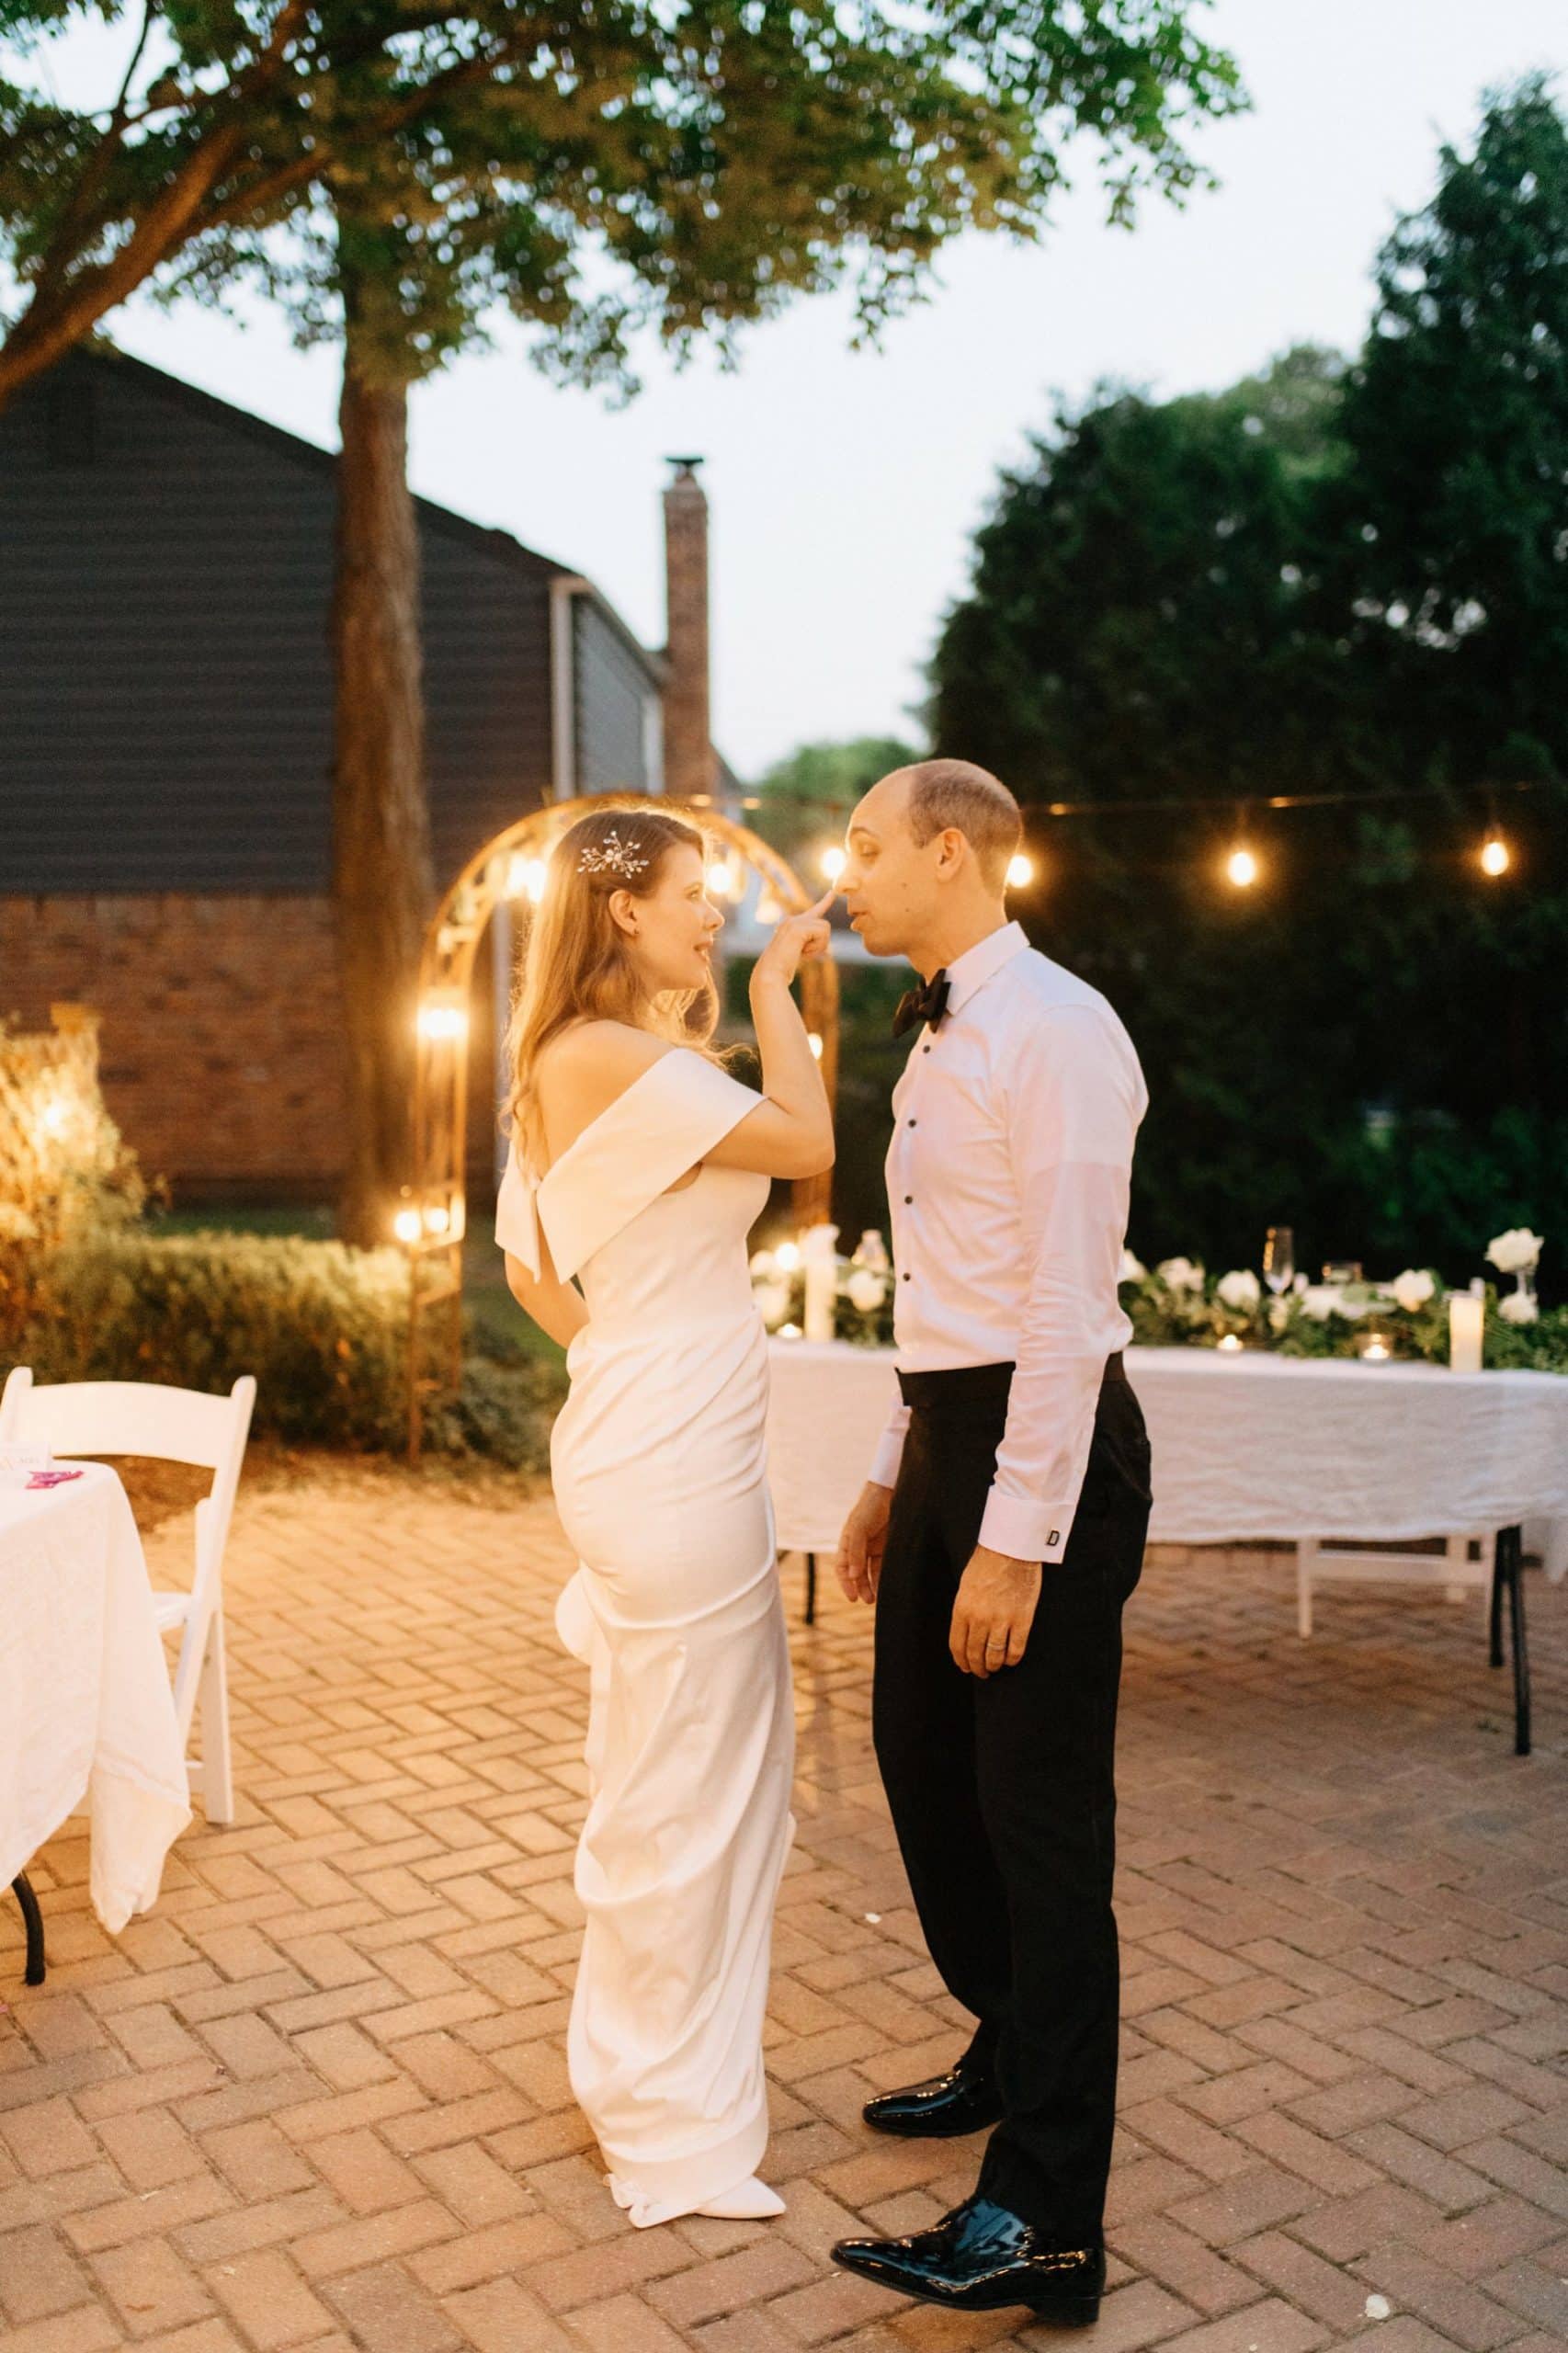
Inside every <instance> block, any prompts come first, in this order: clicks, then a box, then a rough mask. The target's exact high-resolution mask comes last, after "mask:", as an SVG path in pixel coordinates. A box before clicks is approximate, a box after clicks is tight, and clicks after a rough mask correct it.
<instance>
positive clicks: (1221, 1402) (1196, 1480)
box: [767, 1340, 1568, 1581]
mask: <svg viewBox="0 0 1568 2353" xmlns="http://www.w3.org/2000/svg"><path fill="white" fill-rule="evenodd" d="M769 1353H770V1356H771V1358H772V1371H773V1382H772V1406H771V1410H770V1413H769V1417H768V1431H767V1440H768V1458H769V1466H770V1476H771V1480H772V1486H773V1500H774V1509H775V1513H776V1515H777V1519H778V1543H779V1547H780V1549H781V1550H782V1551H786V1552H832V1551H833V1550H834V1549H835V1546H836V1544H837V1541H838V1530H839V1528H840V1526H841V1524H842V1522H843V1518H844V1514H845V1511H846V1508H847V1506H848V1505H849V1503H850V1502H851V1501H852V1499H853V1498H854V1496H855V1495H857V1494H858V1491H859V1488H860V1485H861V1483H862V1481H863V1480H864V1478H865V1476H866V1472H867V1470H868V1468H869V1463H870V1461H871V1455H872V1451H873V1449H874V1447H875V1443H876V1439H877V1436H878V1433H879V1432H880V1431H881V1428H882V1426H883V1424H884V1422H885V1420H886V1418H887V1413H888V1409H889V1406H890V1405H891V1404H892V1401H893V1399H894V1397H895V1396H896V1394H897V1384H896V1382H895V1381H894V1378H893V1356H892V1350H891V1349H881V1348H858V1347H851V1346H850V1345H849V1344H848V1342H846V1341H837V1340H835V1341H830V1342H813V1341H807V1340H775V1341H774V1342H773V1343H772V1345H771V1348H770V1352H769ZM1127 1371H1128V1377H1129V1379H1130V1380H1131V1382H1132V1385H1133V1387H1134V1388H1135V1389H1136V1391H1137V1392H1138V1396H1139V1399H1140V1401H1141V1403H1142V1407H1143V1414H1144V1418H1145V1420H1146V1421H1147V1423H1148V1426H1149V1437H1150V1442H1151V1445H1152V1448H1153V1488H1154V1510H1153V1519H1152V1521H1151V1523H1150V1529H1149V1534H1150V1539H1151V1540H1152V1541H1153V1542H1154V1543H1176V1544H1223V1543H1244V1542H1247V1541H1249V1540H1258V1539H1261V1538H1269V1537H1275V1538H1284V1539H1286V1540H1295V1539H1297V1538H1299V1537H1303V1536H1317V1537H1324V1536H1346V1537H1362V1538H1370V1539H1374V1540H1381V1541H1392V1540H1396V1539H1401V1538H1406V1537H1417V1536H1449V1535H1460V1534H1466V1533H1471V1532H1474V1531H1480V1530H1483V1529H1497V1528H1506V1527H1509V1526H1511V1525H1512V1524H1513V1523H1514V1522H1515V1521H1516V1520H1521V1521H1523V1522H1524V1523H1525V1534H1526V1542H1527V1544H1529V1545H1530V1546H1531V1547H1532V1548H1539V1549H1540V1550H1541V1552H1542V1553H1543V1556H1544V1558H1545V1562H1546V1567H1547V1574H1549V1575H1550V1576H1551V1578H1552V1579H1553V1580H1554V1581H1555V1580H1556V1579H1557V1578H1560V1577H1562V1575H1563V1574H1565V1573H1568V1378H1564V1377H1563V1376H1562V1374H1559V1373H1552V1372H1478V1373H1460V1372H1450V1371H1449V1370H1448V1368H1447V1367H1446V1366H1444V1365H1433V1364H1406V1363H1403V1362H1399V1361H1392V1362H1389V1363H1386V1364H1359V1363H1355V1362H1351V1361H1349V1360H1348V1359H1346V1360H1335V1361H1331V1362H1327V1363H1324V1362H1313V1361H1309V1360H1307V1359H1304V1358H1299V1357H1278V1356H1269V1355H1266V1354H1264V1353H1262V1352H1260V1351H1254V1350H1248V1351H1245V1352H1244V1353H1242V1354H1240V1355H1235V1356H1229V1355H1221V1353H1220V1352H1219V1350H1217V1349H1213V1348H1130V1349H1129V1350H1128V1352H1127Z"/></svg>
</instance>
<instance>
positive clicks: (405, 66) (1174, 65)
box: [0, 0, 1241, 396]
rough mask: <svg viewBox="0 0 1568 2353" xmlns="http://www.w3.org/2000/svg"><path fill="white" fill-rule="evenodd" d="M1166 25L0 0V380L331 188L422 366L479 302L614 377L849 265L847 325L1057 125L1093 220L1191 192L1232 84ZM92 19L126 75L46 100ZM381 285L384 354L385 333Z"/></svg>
mask: <svg viewBox="0 0 1568 2353" xmlns="http://www.w3.org/2000/svg"><path fill="white" fill-rule="evenodd" d="M1196 14H1197V6H1196V0H1102V4H1101V5H1098V6H1095V7H1094V8H1092V9H1080V8H1077V7H1065V6H1061V5H1058V4H1057V0H981V4H980V5H978V6H976V5H973V0H961V5H960V0H937V5H933V6H927V7H926V8H924V9H921V10H918V11H913V10H905V9H897V8H891V9H888V10H886V11H883V10H880V9H878V8H876V7H872V6H867V7H862V8H859V9H857V10H854V11H849V10H845V9H843V8H840V7H838V6H835V5H834V0H796V5H793V6H790V7H789V8H779V7H770V6H766V5H764V0H696V4H695V5H689V6H681V7H653V6H647V5H645V0H552V4H551V5H547V6H543V7H533V6H526V5H523V0H465V4H464V5H453V0H423V4H422V0H412V5H411V0H315V5H313V6H312V5H308V4H307V0H140V5H137V6H131V5H129V4H128V0H97V5H96V6H88V5H87V0H5V10H4V14H3V15H0V37H3V38H4V39H5V40H6V51H5V54H6V57H7V58H8V59H9V61H10V62H9V65H8V71H7V72H6V78H5V79H3V80H0V252H3V256H4V258H5V259H6V261H7V262H8V263H9V266H10V267H11V269H12V271H13V272H14V274H15V278H16V279H17V284H18V287H19V289H20V300H19V301H18V303H17V305H16V306H15V312H16V314H15V316H14V317H13V319H12V321H11V324H10V330H9V333H8V335H7V337H6V346H5V349H4V352H3V353H0V396H3V395H4V393H5V392H6V391H8V390H12V389H14V388H15V386H16V385H17V383H19V382H21V381H26V380H27V378H28V376H29V375H31V374H36V373H38V372H40V370H41V369H44V368H46V367H48V366H49V365H50V364H51V362H52V361H53V359H55V358H58V357H59V356H60V354H61V353H62V351H63V350H65V349H68V348H69V347H71V345H72V344H73V343H74V342H76V341H78V340H80V339H81V337H82V336H83V335H85V334H87V333H89V332H90V331H91V330H92V328H93V327H94V326H95V324H97V321H98V320H100V319H101V318H103V317H104V316H105V315H106V314H107V313H108V312H109V311H110V310H111V309H112V308H113V307H114V306H115V305H116V304H117V303H119V302H120V301H124V300H125V298H126V296H127V295H128V294H130V293H131V292H132V291H134V290H136V288H137V287H139V286H142V285H143V284H145V283H146V282H147V281H148V280H149V279H150V278H155V277H156V276H157V275H158V274H159V273H162V272H167V271H170V270H173V271H174V272H175V273H176V275H177V276H179V277H181V278H184V279H186V280H187V282H188V281H190V280H192V279H194V280H196V281H198V282H199V281H201V280H203V279H206V280H207V281H208V282H211V281H214V280H216V279H219V278H224V277H226V276H228V275H229V274H230V273H232V272H233V269H234V268H235V267H240V266H244V265H245V264H247V263H248V264H251V265H253V266H255V267H258V268H260V269H262V270H264V271H266V270H268V269H271V268H273V267H276V255H275V252H274V251H273V250H272V249H270V248H269V247H268V246H267V244H266V242H265V239H266V233H267V231H268V230H269V229H272V228H273V227H275V226H276V224H277V223H278V221H279V220H281V219H283V218H285V217H288V216H290V215H291V214H294V213H303V215H304V216H305V219H306V220H307V222H308V221H309V219H310V217H311V216H312V213H319V209H320V206H321V204H322V202H323V200H324V191H325V190H327V189H328V188H329V187H331V186H332V185H333V184H335V185H336V186H337V187H338V188H340V189H342V188H352V189H354V190H356V191H357V194H358V201H357V203H356V205H355V207H354V210H356V213H357V215H358V218H359V219H360V220H361V222H366V223H376V222H379V224H380V233H381V235H382V236H383V237H385V238H387V239H389V240H390V241H391V244H392V246H393V248H394V249H395V250H394V251H393V253H392V256H391V258H392V259H394V260H401V261H403V262H404V263H406V264H407V265H408V267H409V270H410V273H411V278H412V279H413V280H416V281H417V285H416V289H415V301H416V307H417V308H418V310H419V313H420V316H419V318H418V321H417V323H416V327H417V333H418V335H421V336H423V337H426V339H427V341H428V347H429V349H430V351H431V353H432V354H433V355H436V354H438V353H439V351H440V350H441V348H442V347H443V345H444V344H445V345H448V346H449V344H450V342H451V340H452V339H453V338H454V337H455V335H457V333H458V331H459V328H460V323H461V322H462V321H463V320H464V319H465V318H472V316H473V315H475V314H476V313H478V312H479V311H481V310H482V309H483V307H484V306H485V305H486V304H488V303H490V302H492V301H497V300H500V301H506V302H509V303H510V304H511V305H512V306H513V307H514V308H516V309H517V310H518V311H520V312H521V313H523V314H524V315H525V316H526V317H528V319H530V320H532V321H534V322H536V323H540V324H545V325H548V326H549V327H551V329H552V330H553V336H552V339H551V348H552V349H553V350H554V352H555V353H556V354H557V355H558V356H559V357H561V358H562V359H563V360H564V362H565V363H566V364H568V365H570V366H571V367H572V368H573V369H574V370H576V371H578V372H584V371H586V372H589V373H593V372H597V371H602V370H605V369H608V370H610V371H612V372H621V371H623V370H624V369H625V367H626V364H627V363H626V355H627V349H628V345H629V340H630V338H631V335H634V333H635V332H636V330H637V329H638V327H639V326H641V325H643V324H650V323H651V324H656V325H657V327H658V328H659V330H660V331H661V332H662V333H664V334H665V335H667V336H669V337H671V338H672V339H674V340H676V341H677V342H678V341H681V340H683V339H687V338H690V337H692V336H695V335H699V334H705V333H709V332H712V331H722V329H723V328H724V327H725V326H726V325H727V324H731V323H734V322H738V321H744V320H748V319H759V318H763V317H765V316H767V315H768V314H769V313H771V312H773V311H774V310H776V309H777V308H778V306H779V305H780V304H781V303H782V302H783V301H785V300H786V299H787V298H788V297H789V295H790V293H791V292H793V291H798V290H816V289H820V288H822V287H824V286H826V285H828V284H831V283H833V282H834V281H835V279H837V278H839V277H840V276H841V275H842V274H843V273H844V272H845V271H846V269H847V270H850V271H852V273H853V275H854V277H855V279H856V283H857V289H858V303H859V307H860V313H861V316H862V318H863V319H864V321H865V322H866V323H867V324H871V325H874V324H875V323H876V322H877V321H878V320H879V319H881V317H884V316H885V315H887V313H889V312H890V311H892V310H894V309H896V308H897V307H898V306H899V304H900V303H901V302H903V301H905V300H906V299H907V298H908V296H909V294H910V293H911V291H912V290H913V289H914V288H915V285H917V283H918V282H919V279H920V278H921V276H922V274H923V272H924V271H925V270H926V267H928V265H929V264H930V262H931V261H932V259H933V257H934V256H935V255H936V254H937V252H938V250H939V249H940V248H941V246H942V245H943V244H945V243H946V242H947V240H948V239H949V238H950V237H952V236H954V235H956V234H958V233H960V231H962V230H965V229H968V228H971V227H979V228H1004V229H1008V230H1012V231H1014V232H1016V233H1019V234H1023V235H1028V234H1030V233H1035V232H1036V231H1038V229H1039V228H1040V225H1041V224H1042V222H1044V220H1045V218H1046V216H1047V214H1048V211H1049V207H1050V202H1051V197H1052V195H1053V194H1054V192H1055V191H1056V189H1057V188H1059V187H1060V186H1061V185H1062V180H1063V178H1064V176H1065V172H1066V169H1067V162H1066V150H1067V149H1068V147H1069V146H1070V145H1071V144H1072V143H1073V142H1074V140H1080V141H1082V142H1084V143H1085V145H1086V146H1088V147H1089V148H1090V149H1091V150H1092V151H1093V153H1094V159H1095V165H1094V167H1095V169H1096V172H1097V173H1098V175H1099V176H1100V177H1101V179H1102V180H1103V182H1104V184H1105V186H1106V188H1107V189H1108V198H1109V202H1110V206H1111V210H1112V212H1113V214H1115V215H1116V216H1117V217H1122V218H1125V217H1127V216H1128V215H1129V214H1130V212H1131V208H1132V206H1133V204H1134V202H1135V199H1136V198H1137V195H1138V193H1139V192H1140V190H1142V189H1143V188H1154V189H1158V190H1161V191H1163V192H1165V193H1167V194H1171V195H1176V196H1179V195H1181V194H1182V193H1183V192H1185V191H1186V190H1187V189H1188V188H1191V187H1192V186H1193V185H1194V184H1195V183H1196V182H1197V181H1198V180H1199V179H1200V178H1201V177H1202V176H1203V174H1202V170H1201V166H1200V165H1199V163H1198V161H1197V160H1196V158H1195V157H1194V155H1193V154H1192V153H1191V152H1190V150H1189V148H1188V146H1187V135H1188V131H1189V127H1190V126H1191V125H1192V124H1193V123H1194V122H1196V121H1199V120H1201V119H1202V118H1204V117H1206V116H1211V115H1217V114H1222V113H1224V112H1226V111H1229V110H1230V109H1232V108H1234V107H1235V106H1237V105H1238V104H1240V103H1241V99H1240V93H1239V88H1238V83H1237V76H1236V73H1235V69H1234V66H1233V63H1232V61H1231V60H1230V58H1229V57H1228V56H1226V55H1225V54H1224V53H1223V52H1222V51H1219V50H1217V49H1215V48H1213V47H1212V46H1211V45H1210V44H1209V43H1207V42H1205V41H1204V40H1201V39H1200V38H1199V35H1198V34H1197V32H1196V31H1195V30H1194V29H1193V26H1192V22H1191V19H1192V18H1193V17H1194V16H1195V15H1196ZM93 19H102V20H103V21H104V22H106V23H107V24H108V25H109V26H110V27H112V28H117V29H119V30H120V31H121V32H122V33H123V37H124V55H125V61H126V62H125V65H124V69H123V72H122V74H121V76H120V79H119V86H118V88H117V89H116V91H115V92H114V94H113V95H112V96H110V97H107V98H106V102H105V103H103V104H101V105H83V104H79V103H71V102H68V101H67V100H66V99H65V98H63V97H59V96H56V95H55V89H56V79H55V76H54V75H53V74H52V73H51V51H53V50H55V49H56V48H60V47H62V45H63V44H64V43H65V42H66V41H67V40H68V39H69V37H70V36H71V35H72V33H73V32H74V31H75V30H76V29H77V28H79V27H80V26H81V25H82V24H83V23H85V22H86V21H88V20H93ZM306 242H307V245H308V243H309V237H308V232H307V240H306ZM383 283H384V286H385V288H386V294H387V306H386V326H387V330H388V337H387V347H388V357H389V364H390V365H393V366H396V367H400V368H401V367H402V366H403V364H404V363H405V358H406V353H407V349H408V346H409V335H408V332H407V330H408V325H409V322H408V321H407V319H405V318H404V317H403V316H401V315H400V305H399V300H398V287H399V280H398V278H397V277H396V275H395V274H389V275H388V276H387V277H386V278H385V279H384V280H383ZM437 287H438V288H439V289H440V290H442V292H443V294H444V298H445V311H444V315H443V314H442V313H441V306H440V305H439V304H437V305H435V314H434V315H432V289H433V288H437Z"/></svg>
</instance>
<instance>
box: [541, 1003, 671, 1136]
mask: <svg viewBox="0 0 1568 2353" xmlns="http://www.w3.org/2000/svg"><path fill="white" fill-rule="evenodd" d="M677 1051H679V1050H678V1048H676V1047H675V1046H672V1045H671V1044H670V1042H669V1040H667V1039H665V1038H656V1037H654V1036H653V1032H652V1031H651V1030H648V1029H638V1028H637V1026H636V1025H635V1023H633V1022H630V1021H574V1023H573V1024H572V1027H571V1028H570V1029H562V1030H561V1031H560V1032H559V1034H558V1035H557V1036H555V1037H553V1038H552V1039H551V1041H550V1043H549V1045H548V1046H546V1048H545V1049H544V1051H543V1052H542V1053H541V1054H540V1058H539V1064H538V1076H537V1084H538V1086H539V1097H540V1109H541V1111H542V1112H543V1115H544V1123H545V1128H546V1131H547V1134H548V1137H549V1140H550V1142H551V1146H552V1147H553V1152H554V1153H555V1154H560V1153H562V1152H564V1151H565V1150H566V1148H567V1146H568V1145H569V1144H570V1143H571V1142H574V1139H575V1138H576V1137H577V1136H578V1135H579V1134H580V1133H581V1131H583V1129H584V1128H585V1127H586V1125H587V1123H588V1121H589V1120H597V1118H598V1116H599V1114H600V1112H601V1111H608V1108H609V1107H610V1105H611V1104H612V1103H613V1102H614V1101H615V1099H616V1097H617V1096H619V1095H624V1094H625V1092H626V1090H627V1088H628V1087H629V1086H631V1084H632V1082H633V1080H635V1079H638V1078H641V1077H642V1074H643V1072H644V1071H645V1070H650V1069H652V1067H653V1064H654V1063H656V1062H662V1061H663V1059H664V1057H665V1055H666V1054H672V1053H676V1052H677Z"/></svg>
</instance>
